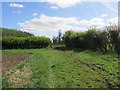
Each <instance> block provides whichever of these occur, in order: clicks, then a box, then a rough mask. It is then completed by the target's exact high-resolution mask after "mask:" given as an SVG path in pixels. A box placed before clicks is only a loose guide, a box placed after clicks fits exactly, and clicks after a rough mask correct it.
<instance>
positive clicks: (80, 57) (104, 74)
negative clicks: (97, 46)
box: [2, 48, 120, 88]
mask: <svg viewBox="0 0 120 90" xmlns="http://www.w3.org/2000/svg"><path fill="white" fill-rule="evenodd" d="M2 62H3V71H2V72H3V81H2V84H3V85H2V86H3V88H118V87H120V82H119V81H118V77H119V76H118V74H119V71H118V58H117V56H116V55H115V54H104V55H103V54H101V53H99V52H93V51H89V50H85V51H82V50H81V51H78V50H65V49H62V48H57V49H55V48H54V49H51V48H47V49H23V50H21V49H13V50H3V57H2Z"/></svg>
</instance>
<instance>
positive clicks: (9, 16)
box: [1, 0, 118, 38]
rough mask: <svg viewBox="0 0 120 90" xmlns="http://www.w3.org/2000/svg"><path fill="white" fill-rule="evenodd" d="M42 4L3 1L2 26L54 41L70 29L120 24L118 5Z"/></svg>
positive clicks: (67, 0) (43, 0)
mask: <svg viewBox="0 0 120 90" xmlns="http://www.w3.org/2000/svg"><path fill="white" fill-rule="evenodd" d="M38 1H39V2H2V19H3V21H2V26H1V27H4V28H13V29H18V30H22V31H27V32H30V33H33V34H34V35H37V36H48V37H50V38H52V37H53V36H56V35H57V32H58V30H60V29H61V30H62V31H63V32H64V31H66V30H74V31H86V30H87V28H89V27H90V26H93V25H95V26H98V27H104V26H105V25H107V24H108V23H117V21H118V20H117V19H118V18H117V17H118V3H117V2H82V1H85V0H63V1H62V0H38ZM88 1H89V0H88ZM104 1H105V0H104ZM106 1H107V0H106Z"/></svg>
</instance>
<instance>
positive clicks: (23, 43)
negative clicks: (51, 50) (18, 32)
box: [2, 36, 51, 49]
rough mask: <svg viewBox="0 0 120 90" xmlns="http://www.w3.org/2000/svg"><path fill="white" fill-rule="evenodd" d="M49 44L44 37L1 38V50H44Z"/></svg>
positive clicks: (47, 39) (48, 40)
mask: <svg viewBox="0 0 120 90" xmlns="http://www.w3.org/2000/svg"><path fill="white" fill-rule="evenodd" d="M50 43H51V41H50V39H49V38H46V37H35V36H30V37H3V38H2V48H3V49H18V48H22V49H23V48H45V47H47V46H49V44H50Z"/></svg>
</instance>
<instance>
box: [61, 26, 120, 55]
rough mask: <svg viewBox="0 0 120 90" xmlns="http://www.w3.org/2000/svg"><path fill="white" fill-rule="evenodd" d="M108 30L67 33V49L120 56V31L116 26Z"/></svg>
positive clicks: (93, 29)
mask: <svg viewBox="0 0 120 90" xmlns="http://www.w3.org/2000/svg"><path fill="white" fill-rule="evenodd" d="M106 29H107V30H106V31H105V30H104V31H99V30H97V29H96V28H90V29H89V30H88V31H86V32H74V31H66V32H65V34H64V36H63V42H64V43H65V45H66V47H73V48H82V49H90V50H101V51H102V52H116V53H117V54H120V36H119V35H120V31H119V30H118V29H117V28H116V26H109V27H106Z"/></svg>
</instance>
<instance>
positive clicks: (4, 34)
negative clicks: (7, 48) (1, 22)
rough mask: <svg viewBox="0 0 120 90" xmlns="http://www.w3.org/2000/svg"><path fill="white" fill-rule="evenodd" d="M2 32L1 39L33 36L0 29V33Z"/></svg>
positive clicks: (13, 30)
mask: <svg viewBox="0 0 120 90" xmlns="http://www.w3.org/2000/svg"><path fill="white" fill-rule="evenodd" d="M1 31H2V36H3V37H8V36H12V37H27V36H33V34H30V33H28V32H23V31H18V30H15V29H7V28H0V32H1Z"/></svg>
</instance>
